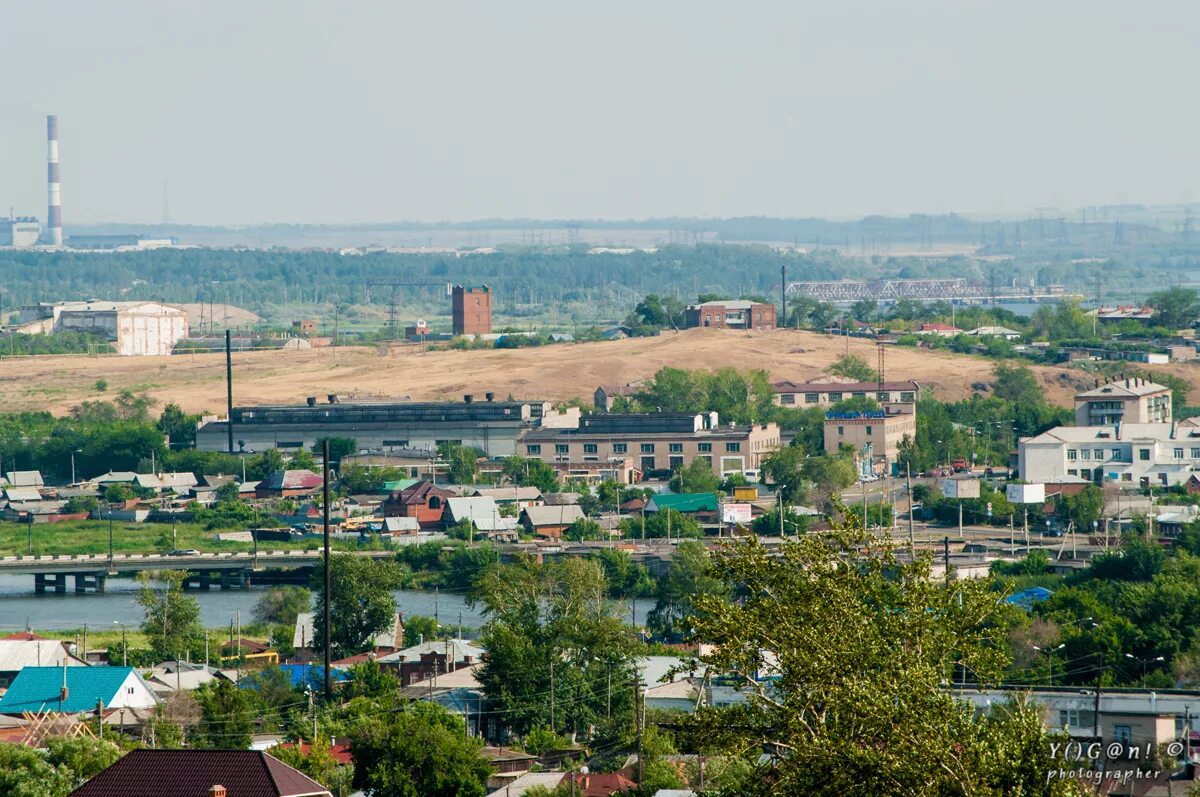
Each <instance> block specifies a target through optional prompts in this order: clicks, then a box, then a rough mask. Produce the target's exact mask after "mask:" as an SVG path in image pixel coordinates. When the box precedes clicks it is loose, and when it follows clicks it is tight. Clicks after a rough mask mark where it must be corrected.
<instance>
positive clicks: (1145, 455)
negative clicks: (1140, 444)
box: [1138, 448, 1150, 462]
mask: <svg viewBox="0 0 1200 797" xmlns="http://www.w3.org/2000/svg"><path fill="white" fill-rule="evenodd" d="M1138 459H1140V460H1141V461H1142V462H1149V461H1150V449H1148V448H1139V449H1138Z"/></svg>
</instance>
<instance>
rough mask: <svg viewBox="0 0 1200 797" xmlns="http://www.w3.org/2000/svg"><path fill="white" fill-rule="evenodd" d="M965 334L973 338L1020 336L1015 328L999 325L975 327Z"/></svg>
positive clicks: (1009, 337)
mask: <svg viewBox="0 0 1200 797" xmlns="http://www.w3.org/2000/svg"><path fill="white" fill-rule="evenodd" d="M966 334H967V335H970V336H971V337H973V338H1004V339H1005V340H1017V339H1019V338H1020V337H1021V333H1020V332H1018V331H1017V330H1015V329H1009V328H1008V327H999V326H983V327H975V328H974V329H972V330H970V331H969V332H967V333H966Z"/></svg>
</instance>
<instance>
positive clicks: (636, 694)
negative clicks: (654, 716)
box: [633, 678, 646, 783]
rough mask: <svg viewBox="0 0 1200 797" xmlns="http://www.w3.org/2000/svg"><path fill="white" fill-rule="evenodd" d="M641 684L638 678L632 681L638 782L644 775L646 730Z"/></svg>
mask: <svg viewBox="0 0 1200 797" xmlns="http://www.w3.org/2000/svg"><path fill="white" fill-rule="evenodd" d="M643 686H645V684H643V683H642V682H641V679H640V678H639V679H637V680H635V681H634V682H633V722H634V731H635V732H636V733H637V757H638V758H637V761H638V763H637V773H638V783H641V782H642V779H643V777H644V775H645V762H644V761H643V760H642V759H643V758H644V756H643V755H642V737H643V736H644V735H645V731H646V710H645V706H644V705H643V704H642V687H643Z"/></svg>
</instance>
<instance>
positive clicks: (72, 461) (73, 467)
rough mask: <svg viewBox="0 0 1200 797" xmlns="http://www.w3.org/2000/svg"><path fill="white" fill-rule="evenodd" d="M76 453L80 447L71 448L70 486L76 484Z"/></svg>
mask: <svg viewBox="0 0 1200 797" xmlns="http://www.w3.org/2000/svg"><path fill="white" fill-rule="evenodd" d="M78 453H80V449H78V448H76V449H72V451H71V486H72V487H74V486H75V485H76V484H78V482H77V481H75V455H76V454H78Z"/></svg>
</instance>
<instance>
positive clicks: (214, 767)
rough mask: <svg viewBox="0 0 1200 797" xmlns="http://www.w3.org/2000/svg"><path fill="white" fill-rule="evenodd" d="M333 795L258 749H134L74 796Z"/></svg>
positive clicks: (82, 787) (206, 796)
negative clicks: (218, 789) (217, 790)
mask: <svg viewBox="0 0 1200 797" xmlns="http://www.w3.org/2000/svg"><path fill="white" fill-rule="evenodd" d="M216 785H220V786H224V787H225V789H226V793H227V794H228V795H229V797H330V792H329V790H328V789H326V788H325V787H324V786H322V785H321V784H320V783H317V782H316V781H315V780H313V779H311V778H309V777H308V776H307V775H304V774H302V773H301V772H298V771H297V770H295V769H292V768H291V767H289V766H288V765H287V764H284V763H283V762H282V761H279V760H278V759H276V758H272V757H271V756H269V755H267V754H266V753H264V752H261V751H258V750H132V751H130V752H129V753H126V754H125V756H124V757H123V758H120V759H118V760H117V762H116V763H115V764H113V765H112V766H110V767H109V768H108V769H106V770H104V771H103V772H101V773H100V774H98V775H96V776H95V777H94V778H92V779H91V780H89V781H88V782H87V783H85V784H83V785H82V786H80V787H79V788H78V789H76V790H75V791H73V792H71V797H166V795H170V797H209V794H210V791H209V790H210V789H211V788H212V787H213V786H216Z"/></svg>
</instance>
